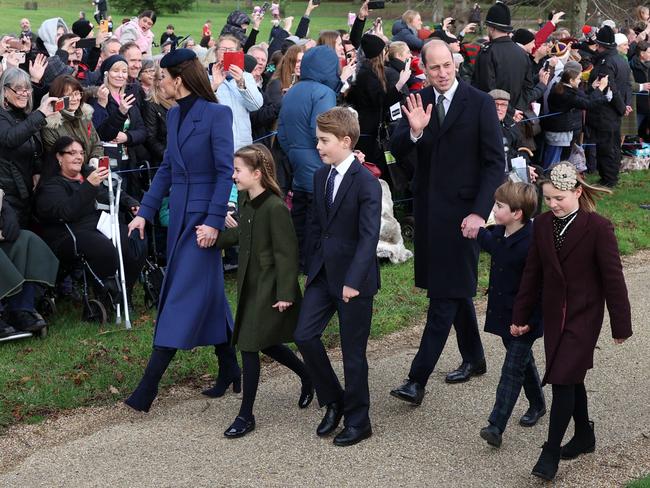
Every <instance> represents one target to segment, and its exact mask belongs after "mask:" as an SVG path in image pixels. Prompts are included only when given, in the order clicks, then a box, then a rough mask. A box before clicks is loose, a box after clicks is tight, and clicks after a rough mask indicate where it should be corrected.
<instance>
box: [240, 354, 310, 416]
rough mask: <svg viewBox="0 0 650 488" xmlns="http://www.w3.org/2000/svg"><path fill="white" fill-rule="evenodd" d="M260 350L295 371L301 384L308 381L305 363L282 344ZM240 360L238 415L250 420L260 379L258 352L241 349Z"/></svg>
mask: <svg viewBox="0 0 650 488" xmlns="http://www.w3.org/2000/svg"><path fill="white" fill-rule="evenodd" d="M262 352H263V353H264V354H266V355H267V356H269V357H270V358H272V359H274V360H275V361H277V362H278V363H280V364H282V365H283V366H286V367H287V368H289V369H290V370H291V371H293V372H294V373H296V374H297V375H298V376H299V377H300V379H301V381H302V383H303V385H305V384H307V383H310V379H309V375H308V374H307V370H306V369H305V364H304V363H303V362H302V361H301V360H300V359H298V357H297V356H296V355H295V354H294V352H293V351H292V350H291V349H289V348H288V347H287V346H285V345H284V344H279V345H276V346H271V347H267V348H266V349H262ZM241 362H242V369H243V371H244V374H243V376H244V378H243V383H244V385H243V388H244V389H243V397H242V401H241V407H240V408H239V416H240V417H243V418H245V419H246V420H250V419H251V418H252V417H253V404H254V403H255V395H256V394H257V385H258V384H259V381H260V355H259V353H258V352H249V351H241Z"/></svg>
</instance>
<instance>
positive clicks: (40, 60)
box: [29, 53, 47, 83]
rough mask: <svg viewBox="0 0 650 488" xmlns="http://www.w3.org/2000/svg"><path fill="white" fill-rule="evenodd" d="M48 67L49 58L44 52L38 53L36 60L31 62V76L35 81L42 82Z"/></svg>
mask: <svg viewBox="0 0 650 488" xmlns="http://www.w3.org/2000/svg"><path fill="white" fill-rule="evenodd" d="M45 68H47V58H46V57H45V56H44V55H43V54H40V53H39V54H37V55H36V58H35V59H34V61H30V62H29V77H30V78H31V80H32V81H33V82H34V83H40V82H41V79H42V78H43V74H44V73H45Z"/></svg>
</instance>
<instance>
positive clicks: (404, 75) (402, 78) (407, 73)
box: [395, 63, 411, 91]
mask: <svg viewBox="0 0 650 488" xmlns="http://www.w3.org/2000/svg"><path fill="white" fill-rule="evenodd" d="M410 78H411V65H410V64H409V63H407V64H405V65H404V69H403V70H402V71H400V73H399V79H398V80H397V83H396V84H395V88H396V89H397V91H399V90H401V89H402V87H403V86H404V85H405V84H406V82H407V81H408V80H409V79H410Z"/></svg>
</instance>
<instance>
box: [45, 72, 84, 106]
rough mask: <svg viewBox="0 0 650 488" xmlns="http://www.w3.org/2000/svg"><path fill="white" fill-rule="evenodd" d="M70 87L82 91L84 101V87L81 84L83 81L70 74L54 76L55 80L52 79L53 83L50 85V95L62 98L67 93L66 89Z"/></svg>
mask: <svg viewBox="0 0 650 488" xmlns="http://www.w3.org/2000/svg"><path fill="white" fill-rule="evenodd" d="M68 87H70V88H72V91H78V92H81V95H82V99H81V101H82V102H83V101H84V97H83V95H84V88H83V86H81V83H79V80H77V79H76V78H74V77H72V76H70V75H60V76H57V77H56V78H54V81H52V84H51V85H50V96H51V97H57V98H61V97H63V96H64V95H65V92H66V89H67V88H68Z"/></svg>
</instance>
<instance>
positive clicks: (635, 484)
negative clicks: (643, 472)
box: [627, 476, 650, 488]
mask: <svg viewBox="0 0 650 488" xmlns="http://www.w3.org/2000/svg"><path fill="white" fill-rule="evenodd" d="M627 488H650V476H647V477H645V478H641V479H638V480H634V481H632V482H630V484H628V485H627Z"/></svg>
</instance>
